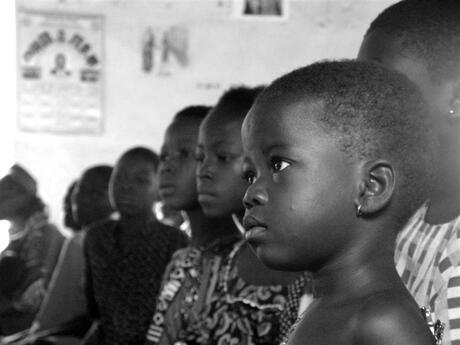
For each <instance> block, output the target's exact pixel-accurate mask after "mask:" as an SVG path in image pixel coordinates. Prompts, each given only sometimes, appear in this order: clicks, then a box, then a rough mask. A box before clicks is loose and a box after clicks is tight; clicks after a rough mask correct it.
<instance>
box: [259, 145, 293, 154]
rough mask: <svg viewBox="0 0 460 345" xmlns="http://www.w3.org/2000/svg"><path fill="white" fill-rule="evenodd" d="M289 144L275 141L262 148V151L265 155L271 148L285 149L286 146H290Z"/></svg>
mask: <svg viewBox="0 0 460 345" xmlns="http://www.w3.org/2000/svg"><path fill="white" fill-rule="evenodd" d="M290 147H291V145H288V144H284V143H275V144H271V145H270V146H268V147H266V148H264V149H263V150H262V153H263V154H264V155H267V154H268V153H270V152H271V151H273V150H286V149H288V148H290Z"/></svg>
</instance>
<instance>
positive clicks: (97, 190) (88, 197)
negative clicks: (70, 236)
mask: <svg viewBox="0 0 460 345" xmlns="http://www.w3.org/2000/svg"><path fill="white" fill-rule="evenodd" d="M71 199H72V213H73V217H74V218H75V220H76V221H77V222H78V224H80V225H81V226H83V227H87V226H89V225H90V224H92V223H94V222H96V221H99V220H103V219H106V218H108V217H109V216H110V214H111V213H112V212H113V211H112V208H111V206H110V201H109V194H108V181H104V180H103V179H102V177H100V176H98V175H97V174H96V173H94V172H92V171H87V172H85V173H83V175H82V177H81V178H80V180H79V181H78V182H77V184H76V186H75V189H74V191H73V193H72V198H71Z"/></svg>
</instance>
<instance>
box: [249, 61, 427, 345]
mask: <svg viewBox="0 0 460 345" xmlns="http://www.w3.org/2000/svg"><path fill="white" fill-rule="evenodd" d="M430 128H431V127H430V126H429V116H428V114H427V109H426V105H425V103H424V102H423V100H422V97H421V95H420V94H419V92H418V90H417V88H416V87H415V86H414V85H412V84H411V83H410V82H409V81H408V80H407V78H406V77H404V76H402V75H399V74H398V73H395V72H391V71H388V70H386V69H385V68H383V67H380V66H379V65H377V64H374V63H366V62H352V61H343V62H323V63H316V64H313V65H311V66H308V67H304V68H300V69H298V70H295V71H293V72H291V73H289V74H287V75H285V76H283V77H281V78H279V79H277V80H275V81H274V82H273V83H272V84H271V85H270V86H268V87H267V88H266V89H265V90H264V91H263V92H262V94H261V95H260V96H259V97H258V99H257V100H256V102H255V104H254V106H253V107H252V109H251V110H250V112H249V114H248V116H247V118H246V119H245V122H244V124H243V128H242V136H243V145H244V150H245V157H246V158H245V168H244V171H245V176H246V178H247V179H248V181H249V183H250V184H251V185H250V187H249V188H248V190H247V191H246V195H245V197H244V205H245V207H246V213H245V216H244V221H243V223H244V226H245V229H246V231H247V232H246V234H245V238H246V239H247V241H249V243H250V244H251V245H252V246H253V248H254V249H255V251H256V253H257V256H258V257H259V258H260V259H261V260H262V262H263V263H265V264H266V265H267V266H270V267H272V268H274V269H279V270H286V271H301V270H306V271H309V272H311V274H312V284H313V294H314V297H315V299H314V301H313V302H312V303H311V304H310V306H309V307H308V308H307V309H306V311H305V313H304V314H303V317H302V319H301V320H300V322H299V323H298V325H297V327H296V328H295V329H294V330H293V332H292V333H291V335H290V336H289V340H288V342H287V343H288V344H291V345H297V344H315V345H325V344H334V345H337V344H340V345H350V344H355V345H358V344H359V345H365V344H369V345H371V344H372V345H398V344H400V345H403V344H404V345H407V344H417V345H425V344H426V345H428V344H435V339H434V337H433V335H432V334H431V333H430V330H429V328H428V326H427V324H426V323H425V320H424V319H423V317H422V313H421V312H420V309H419V306H417V304H416V303H415V302H414V300H413V299H412V297H411V295H410V294H409V292H408V291H407V289H406V288H405V286H404V284H403V283H402V281H401V279H400V278H399V276H398V274H397V272H396V269H395V267H394V261H393V254H394V241H395V238H396V234H397V233H398V231H399V230H400V228H401V227H402V225H403V224H404V222H405V221H406V220H407V219H408V217H409V216H410V215H411V214H412V213H413V211H414V210H415V209H416V208H417V207H418V206H419V205H420V204H421V203H422V202H423V201H424V200H425V197H426V192H427V188H426V185H427V183H428V182H429V179H430V176H428V175H429V174H428V173H427V172H429V171H431V169H432V167H433V165H432V164H433V161H434V154H433V151H434V150H433V148H435V146H436V141H435V139H434V134H433V131H432V130H431V129H430Z"/></svg>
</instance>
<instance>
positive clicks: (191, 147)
mask: <svg viewBox="0 0 460 345" xmlns="http://www.w3.org/2000/svg"><path fill="white" fill-rule="evenodd" d="M199 127H200V121H199V120H198V119H193V118H189V119H184V118H183V119H179V120H175V121H173V122H172V123H171V125H169V127H168V129H167V130H166V133H165V137H164V140H163V145H162V148H161V155H160V165H159V168H158V172H159V174H158V176H159V194H160V197H161V199H162V201H163V202H164V203H165V205H167V206H169V207H171V208H172V209H175V210H178V211H179V210H183V211H185V212H186V213H187V216H188V218H189V220H190V227H191V241H190V244H191V245H192V246H194V247H198V248H199V247H202V248H204V247H206V246H207V245H209V244H212V243H214V242H216V241H218V240H219V239H221V238H223V237H226V236H229V235H232V234H236V233H237V231H236V229H235V227H234V226H233V224H232V222H231V218H229V217H227V218H223V219H219V218H218V219H214V218H209V217H206V216H205V214H204V213H203V211H202V210H201V207H200V205H199V203H198V195H197V191H196V177H195V171H196V165H197V161H196V159H195V148H196V145H197V141H198V130H199ZM210 230H212V231H210Z"/></svg>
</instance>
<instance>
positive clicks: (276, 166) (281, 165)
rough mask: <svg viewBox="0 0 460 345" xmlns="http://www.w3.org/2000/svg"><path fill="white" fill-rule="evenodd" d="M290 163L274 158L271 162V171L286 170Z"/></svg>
mask: <svg viewBox="0 0 460 345" xmlns="http://www.w3.org/2000/svg"><path fill="white" fill-rule="evenodd" d="M290 165H291V163H289V162H286V161H285V160H282V159H280V158H274V159H273V160H272V169H273V171H274V172H279V171H282V170H284V169H286V168H287V167H288V166H290Z"/></svg>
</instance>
